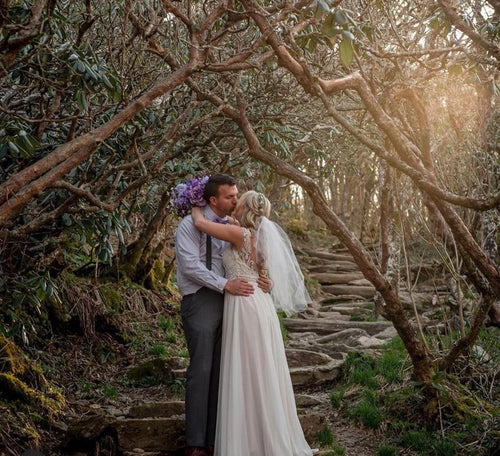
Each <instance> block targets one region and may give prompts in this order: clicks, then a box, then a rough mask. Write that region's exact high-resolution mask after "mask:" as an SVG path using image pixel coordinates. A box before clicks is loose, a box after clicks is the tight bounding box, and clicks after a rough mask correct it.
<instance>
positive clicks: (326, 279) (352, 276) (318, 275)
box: [310, 272, 364, 285]
mask: <svg viewBox="0 0 500 456" xmlns="http://www.w3.org/2000/svg"><path fill="white" fill-rule="evenodd" d="M310 276H311V278H312V279H315V280H317V281H318V282H319V283H320V284H321V285H336V284H349V283H350V282H352V281H354V280H361V279H364V277H363V274H361V272H351V273H343V274H335V273H332V272H313V273H311V274H310ZM357 285H359V284H357Z"/></svg>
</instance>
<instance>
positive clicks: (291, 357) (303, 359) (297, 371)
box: [286, 348, 344, 386]
mask: <svg viewBox="0 0 500 456" xmlns="http://www.w3.org/2000/svg"><path fill="white" fill-rule="evenodd" d="M286 354H287V360H288V365H289V367H290V377H291V378H292V384H293V385H294V386H305V385H307V386H317V385H321V384H323V383H328V382H331V381H333V380H336V379H337V378H339V376H340V367H341V366H342V364H343V363H344V361H343V360H339V359H333V358H331V357H330V356H328V355H327V354H325V353H318V352H314V351H310V350H301V349H293V348H287V349H286Z"/></svg>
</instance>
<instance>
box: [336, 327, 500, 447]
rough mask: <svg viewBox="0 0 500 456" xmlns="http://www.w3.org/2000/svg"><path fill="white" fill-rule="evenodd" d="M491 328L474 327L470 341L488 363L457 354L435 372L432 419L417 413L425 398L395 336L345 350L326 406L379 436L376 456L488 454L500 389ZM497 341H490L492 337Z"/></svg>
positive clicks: (498, 437) (499, 417)
mask: <svg viewBox="0 0 500 456" xmlns="http://www.w3.org/2000/svg"><path fill="white" fill-rule="evenodd" d="M495 337H498V330H497V329H496V328H488V329H485V330H483V331H482V332H481V335H480V337H479V340H478V341H477V345H479V346H482V347H483V348H485V349H486V350H487V351H488V353H489V356H490V357H491V358H490V361H489V362H488V363H484V362H478V361H480V360H478V359H477V358H475V357H474V356H472V357H470V358H467V359H465V358H463V359H460V360H459V361H458V362H457V363H456V365H455V368H454V370H453V372H448V373H439V374H438V375H436V377H435V386H436V388H437V390H438V399H437V401H438V404H437V406H438V409H439V419H438V420H437V421H435V422H432V423H430V422H428V421H426V419H425V407H426V404H427V399H426V398H425V396H424V394H423V391H422V389H421V387H420V385H418V384H416V383H415V382H413V381H412V380H411V376H410V374H411V365H410V363H409V360H408V358H407V355H406V352H405V350H404V347H403V345H402V343H401V340H400V339H399V338H398V337H397V338H395V339H393V341H392V342H390V343H389V344H387V345H386V346H385V347H384V348H383V349H382V350H381V351H380V355H379V356H377V357H371V356H368V355H366V354H360V353H354V352H353V353H350V354H349V355H348V358H347V360H346V363H345V364H344V367H343V379H342V382H341V383H339V384H338V385H337V386H336V387H335V388H333V389H332V390H331V393H330V401H331V406H332V407H333V408H335V409H336V410H338V413H339V414H343V415H345V416H347V417H349V418H350V419H352V420H353V422H355V423H357V424H358V425H360V426H363V427H365V428H368V429H373V431H374V432H376V433H378V434H379V435H380V434H382V435H383V436H384V438H383V439H382V440H384V443H383V444H382V445H380V447H379V449H378V450H377V455H380V456H382V455H388V456H390V455H398V454H405V455H415V456H416V455H422V456H431V455H432V456H448V455H449V456H452V455H461V456H481V455H484V456H486V455H490V454H496V453H495V451H499V449H500V448H499V446H498V445H499V444H498V442H499V441H500V395H499V394H498V393H499V386H498V384H497V382H495V376H496V373H497V371H498V356H499V354H500V346H499V344H498V342H493V338H495ZM497 340H498V339H497Z"/></svg>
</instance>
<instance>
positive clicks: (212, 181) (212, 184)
mask: <svg viewBox="0 0 500 456" xmlns="http://www.w3.org/2000/svg"><path fill="white" fill-rule="evenodd" d="M221 185H230V186H231V187H233V186H234V185H236V179H235V178H234V177H232V176H229V175H228V174H213V175H212V176H210V177H209V178H208V181H207V183H206V184H205V190H204V191H203V198H205V201H206V202H207V203H209V202H210V197H211V196H218V195H219V187H220V186H221Z"/></svg>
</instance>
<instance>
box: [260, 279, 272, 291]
mask: <svg viewBox="0 0 500 456" xmlns="http://www.w3.org/2000/svg"><path fill="white" fill-rule="evenodd" d="M257 285H258V287H259V288H260V289H261V290H262V291H263V292H264V293H269V292H270V291H271V289H272V288H273V282H272V280H271V279H270V278H269V277H267V276H265V275H259V278H258V279H257Z"/></svg>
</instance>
